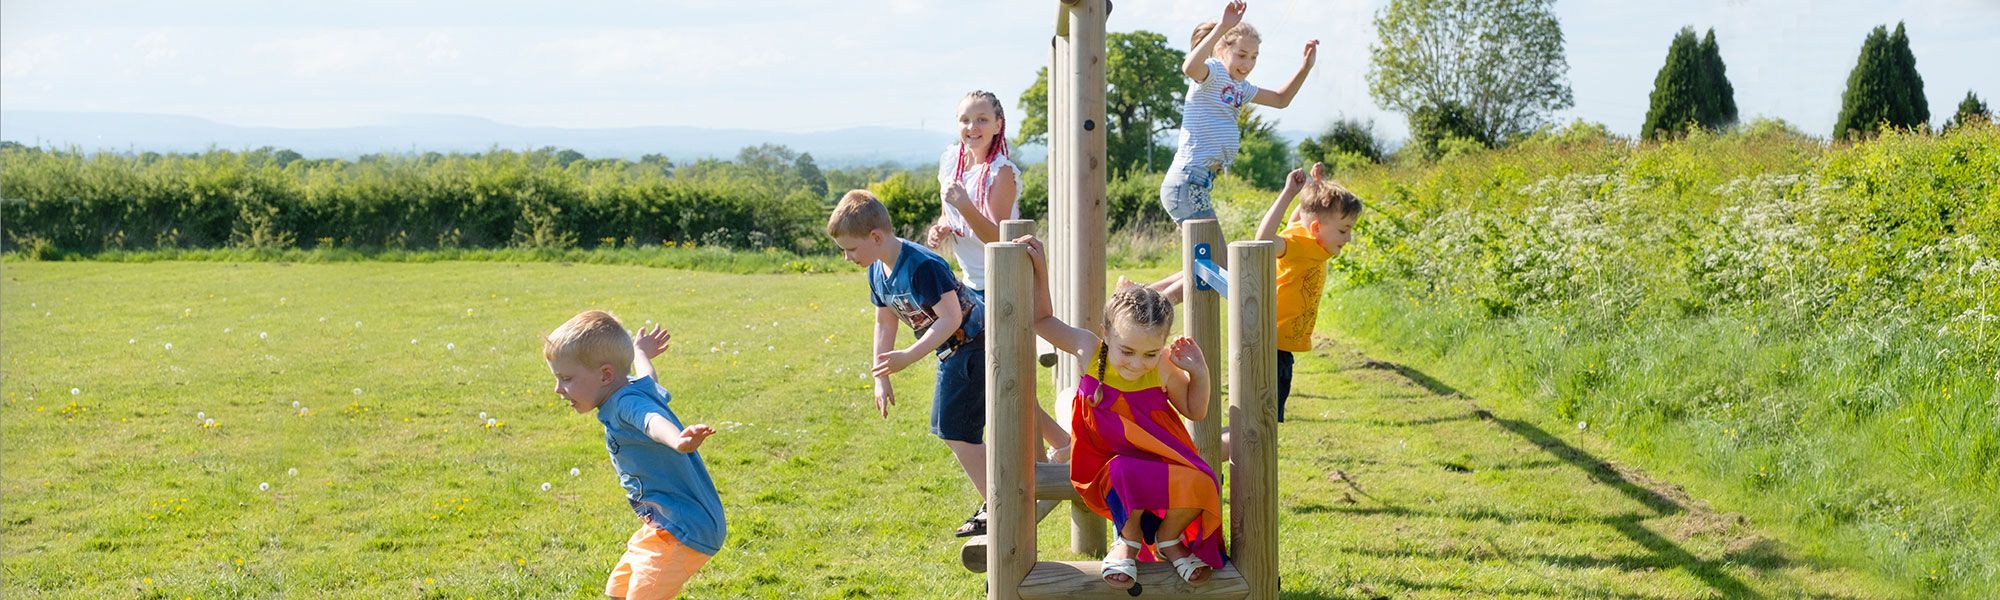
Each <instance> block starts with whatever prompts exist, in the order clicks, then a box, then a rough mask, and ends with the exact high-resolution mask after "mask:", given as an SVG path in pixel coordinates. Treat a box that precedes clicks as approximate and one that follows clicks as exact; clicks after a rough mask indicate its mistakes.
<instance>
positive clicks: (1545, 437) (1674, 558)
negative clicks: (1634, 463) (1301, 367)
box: [1296, 360, 1783, 598]
mask: <svg viewBox="0 0 2000 600" xmlns="http://www.w3.org/2000/svg"><path fill="white" fill-rule="evenodd" d="M1363 368H1369V369H1380V370H1387V371H1393V372H1395V373H1396V374H1398V375H1401V376H1403V377H1404V378H1406V379H1408V380H1410V381H1411V382H1412V383H1415V384H1417V385H1418V386H1420V387H1422V388H1424V389H1426V390H1429V391H1430V392H1431V393H1433V394H1437V395H1439V396H1447V397H1455V398H1466V399H1467V400H1468V401H1470V397H1469V396H1467V395H1466V394H1465V393H1464V392H1461V391H1459V390H1458V389H1457V388H1454V387H1452V386H1450V385H1447V384H1445V383H1444V382H1442V381H1439V380H1437V378H1434V377H1431V376H1430V375H1429V374H1426V373H1424V372H1423V371H1419V370H1416V369H1413V368H1410V367H1408V366H1405V365H1400V364H1396V363H1391V362H1385V361H1378V360H1370V361H1368V362H1367V363H1365V364H1364V365H1363ZM1470 414H1471V415H1474V416H1477V417H1479V418H1483V419H1486V420H1488V421H1491V422H1493V424H1495V425H1498V426H1500V428H1501V429H1503V430H1505V431H1507V432H1509V433H1512V434H1514V435H1516V436H1519V437H1520V438H1521V439H1523V440H1525V441H1527V442H1528V443H1530V444H1534V445H1535V446H1536V447H1539V448H1541V449H1542V451H1544V452H1547V453H1549V454H1550V455H1551V456H1554V457H1555V458H1557V459H1559V460H1561V461H1563V462H1566V463H1569V464H1570V465H1571V466H1574V467H1576V468H1577V469H1578V470H1580V471H1583V473H1584V474H1585V475H1586V476H1588V477H1590V479H1591V480H1592V481H1595V482H1597V483H1598V484H1599V485H1604V486H1607V487H1610V488H1612V489H1614V490H1617V491H1618V492H1619V493H1621V494H1624V495H1625V496H1626V497H1627V498H1631V499H1632V500H1633V501H1635V502H1638V503H1639V504H1641V505H1643V506H1645V507H1646V508H1647V509H1648V510H1650V511H1652V513H1653V514H1652V515H1646V514H1637V513H1627V514H1620V515H1611V516H1608V517H1596V518H1584V519H1575V520H1574V521H1567V520H1559V519H1548V518H1539V517H1529V516H1523V515H1510V514H1506V513H1499V512H1493V511H1474V512H1470V513H1457V514H1449V515H1446V514H1432V515H1428V516H1438V517H1451V518H1460V519H1469V520H1493V521H1497V522H1501V523H1513V522H1516V521H1520V520H1532V521H1539V522H1555V523H1565V524H1572V523H1573V524H1581V523H1585V522H1591V523H1601V524H1603V525H1607V526H1609V527H1611V528H1612V529H1614V530H1616V531H1618V533H1619V534H1621V535H1623V536H1625V538H1626V539H1629V540H1631V541H1632V542H1633V543H1636V544H1638V545H1639V546H1640V547H1643V548H1645V549H1646V550H1648V551H1650V552H1652V553H1653V558H1651V559H1644V560H1641V561H1636V562H1635V564H1638V563H1644V564H1651V565H1655V566H1660V567H1665V568H1680V569H1684V570H1686V571H1687V572H1688V573H1689V574H1690V575H1693V576H1695V577H1696V578H1699V579H1701V581H1702V582H1703V583H1705V584H1707V585H1708V586H1709V587H1710V588H1712V589H1714V590H1715V591H1717V592H1719V593H1721V594H1722V595H1723V596H1725V597H1729V598H1762V597H1763V595H1762V594H1759V593H1757V592H1756V591H1755V590H1752V589H1750V588H1749V586H1746V585H1744V584H1743V582H1742V581H1738V580H1737V579H1736V578H1735V577H1732V576H1730V575H1729V573H1728V572H1727V571H1725V570H1724V568H1723V565H1724V564H1725V562H1724V561H1705V560H1702V559H1701V558H1700V557H1698V556H1695V555H1694V554H1693V553H1690V552H1688V551H1687V550H1686V549H1685V548H1682V547H1680V545H1678V544H1675V543H1674V542H1673V540H1670V539H1667V538H1666V537H1664V536H1661V535H1660V534H1658V533H1654V532H1653V530H1651V529H1647V528H1646V526H1645V524H1644V523H1642V521H1644V520H1645V519H1649V518H1653V517H1656V516H1668V515H1675V514H1680V513H1683V512H1687V508H1686V507H1684V506H1681V504H1680V502H1678V501H1675V500H1674V499H1672V498H1668V497H1666V496H1664V495H1661V494H1660V493H1659V492H1656V491H1653V490H1652V489H1651V488H1647V487H1646V486H1643V485H1639V484H1638V483H1634V482H1632V481H1631V480H1629V479H1627V478H1626V477H1625V476H1624V475H1623V474H1621V473H1619V472H1618V470H1617V469H1615V468H1613V467H1612V466H1611V465H1610V464H1609V463H1606V462H1604V461H1603V460H1600V459H1598V458H1597V457H1596V456H1593V455H1591V454H1590V453H1589V452H1585V451H1584V450H1583V449H1581V448H1577V447H1576V446H1572V445H1570V444H1569V443H1568V442H1565V441H1563V440H1562V439H1561V438H1558V437H1556V436H1555V435H1554V434H1551V433H1549V432H1548V431H1546V430H1543V429H1542V428H1540V427H1537V426H1535V425H1534V424H1533V423H1529V422H1526V421H1522V420H1518V419H1503V418H1500V417H1497V416H1494V415H1493V414H1492V413H1491V412H1488V411H1486V410H1484V409H1479V408H1474V409H1473V410H1472V412H1471V413H1470ZM1296 510H1298V511H1301V512H1306V511H1311V510H1319V511H1323V512H1344V513H1349V514H1391V515H1397V516H1426V515H1423V514H1422V513H1421V512H1420V511H1412V510H1410V509H1405V508H1399V507H1393V506H1389V507H1384V508H1381V509H1360V508H1356V509H1346V508H1341V507H1325V506H1311V505H1309V506H1302V507H1300V508H1299V509H1296ZM1370 510H1375V511H1379V512H1377V513H1368V512H1363V511H1370ZM1725 558H1726V557H1725ZM1759 558H1762V559H1763V562H1765V565H1769V566H1765V565H1751V566H1752V567H1753V568H1757V569H1760V570H1769V569H1770V568H1773V567H1775V566H1782V563H1780V562H1778V561H1781V560H1783V557H1781V556H1780V557H1777V560H1772V557H1770V556H1761V557H1759ZM1607 560H1616V559H1607ZM1409 583H1412V584H1416V583H1417V582H1409ZM1451 591H1459V592H1468V593H1481V594H1484V593H1487V592H1497V593H1512V592H1511V591H1508V590H1457V589H1453V590H1451Z"/></svg>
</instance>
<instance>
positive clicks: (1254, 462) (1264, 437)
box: [1188, 240, 1278, 600]
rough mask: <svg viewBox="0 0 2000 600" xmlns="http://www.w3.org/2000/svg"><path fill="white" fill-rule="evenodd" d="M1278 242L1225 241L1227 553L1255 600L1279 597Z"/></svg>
mask: <svg viewBox="0 0 2000 600" xmlns="http://www.w3.org/2000/svg"><path fill="white" fill-rule="evenodd" d="M1277 247H1278V246H1277V244H1275V243H1273V242H1268V241H1263V240H1257V241H1247V242H1232V243H1230V244H1229V294H1230V296H1229V349H1230V353H1229V427H1230V433H1229V442H1230V458H1231V459H1233V460H1234V461H1235V465H1234V466H1233V468H1231V469H1230V474H1231V481H1230V482H1229V534H1230V535H1229V539H1230V549H1231V550H1232V552H1231V553H1230V558H1231V559H1233V560H1234V561H1235V563H1236V570H1237V572H1239V573H1242V575H1243V580H1244V582H1246V583H1248V584H1249V585H1250V597H1251V598H1254V599H1259V600H1275V599H1276V598H1277V597H1278V350H1277V342H1278V324H1277V321H1276V313H1277V297H1278V294H1277V292H1278V290H1277V272H1278V264H1277ZM1188 289H1189V290H1192V289H1193V282H1189V287H1188Z"/></svg>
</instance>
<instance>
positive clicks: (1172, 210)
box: [1160, 167, 1215, 223]
mask: <svg viewBox="0 0 2000 600" xmlns="http://www.w3.org/2000/svg"><path fill="white" fill-rule="evenodd" d="M1214 186H1215V173H1214V172H1213V171H1209V170H1208V169H1204V168H1199V167H1188V168H1183V169H1181V170H1179V171H1171V172H1168V173H1167V178H1166V179H1164V180H1162V181H1161V182H1160V206H1162V207H1165V208H1166V209H1167V216H1170V217H1173V218H1174V222H1175V223H1180V222H1181V221H1186V220H1188V219H1213V218H1215V204H1214V203H1213V202H1212V201H1210V200H1209V195H1208V192H1209V188H1212V187H1214Z"/></svg>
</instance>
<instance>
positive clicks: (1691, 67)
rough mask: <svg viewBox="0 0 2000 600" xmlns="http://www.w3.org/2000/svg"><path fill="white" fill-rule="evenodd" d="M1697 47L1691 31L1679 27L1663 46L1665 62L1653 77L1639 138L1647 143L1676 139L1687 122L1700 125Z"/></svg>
mask: <svg viewBox="0 0 2000 600" xmlns="http://www.w3.org/2000/svg"><path fill="white" fill-rule="evenodd" d="M1704 62H1705V61H1704V60H1703V59H1702V57H1701V48H1700V47H1699V45H1698V44H1696V43H1695V40H1694V28H1693V27H1683V28H1681V31H1680V33H1677V34H1674V41H1673V44H1671V45H1669V46H1667V62H1666V64H1665V65H1662V66H1661V67H1660V73H1659V74H1658V75H1656V76H1654V77H1653V96H1652V102H1651V104H1650V106H1649V107H1648V108H1647V109H1646V122H1645V125H1644V127H1643V129H1642V130H1641V131H1640V132H1639V137H1640V138H1641V139H1645V140H1648V141H1652V140H1657V139H1660V138H1661V137H1668V138H1671V137H1676V136H1678V135H1680V133H1681V132H1683V131H1686V130H1687V125H1688V123H1697V124H1699V123H1701V122H1702V121H1701V111H1702V100H1701V98H1702V92H1701V87H1702V83H1703V81H1702V80H1703V78H1702V73H1701V72H1702V64H1703V63H1704Z"/></svg>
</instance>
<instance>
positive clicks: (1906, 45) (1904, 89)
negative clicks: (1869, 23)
mask: <svg viewBox="0 0 2000 600" xmlns="http://www.w3.org/2000/svg"><path fill="white" fill-rule="evenodd" d="M1889 57H1890V59H1891V60H1892V61H1893V62H1892V63H1891V64H1892V65H1894V67H1895V71H1894V76H1895V78H1894V79H1892V80H1891V81H1893V82H1895V87H1893V88H1890V91H1891V92H1892V93H1893V94H1894V96H1893V103H1892V104H1891V105H1890V106H1891V107H1892V108H1891V109H1890V111H1889V119H1890V122H1892V123H1895V124H1897V125H1899V126H1904V127H1926V128H1927V127H1929V126H1930V123H1931V105H1930V102H1929V101H1928V100H1925V99H1924V76H1922V75H1919V74H1917V56H1916V55H1915V54H1911V53H1910V36H1909V35H1907V34H1905V33H1904V31H1903V23H1902V22H1900V21H1899V22H1897V23H1896V32H1895V33H1893V34H1890V35H1889Z"/></svg>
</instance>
